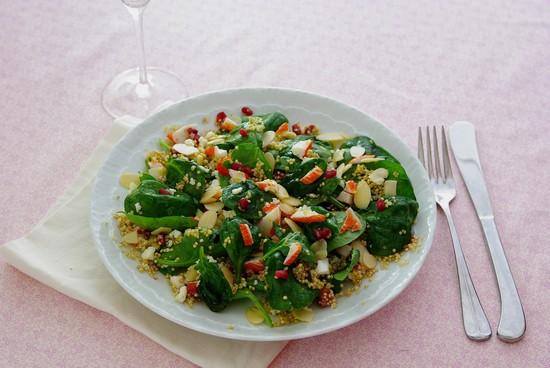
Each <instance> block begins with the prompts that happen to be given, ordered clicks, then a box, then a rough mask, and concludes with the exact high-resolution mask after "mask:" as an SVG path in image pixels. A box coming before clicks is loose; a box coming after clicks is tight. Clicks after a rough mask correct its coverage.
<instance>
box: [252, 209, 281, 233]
mask: <svg viewBox="0 0 550 368" xmlns="http://www.w3.org/2000/svg"><path fill="white" fill-rule="evenodd" d="M280 222H281V210H280V209H279V207H276V208H275V209H273V210H271V211H269V212H268V213H267V214H266V215H265V216H264V217H262V219H261V220H260V222H259V223H258V228H259V229H260V232H261V233H262V234H263V235H264V236H267V237H269V236H271V230H272V229H273V224H274V223H276V224H279V223H280Z"/></svg>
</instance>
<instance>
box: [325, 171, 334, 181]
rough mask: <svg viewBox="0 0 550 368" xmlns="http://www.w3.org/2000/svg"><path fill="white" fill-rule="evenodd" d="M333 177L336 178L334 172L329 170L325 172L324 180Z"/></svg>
mask: <svg viewBox="0 0 550 368" xmlns="http://www.w3.org/2000/svg"><path fill="white" fill-rule="evenodd" d="M335 176H336V170H334V169H330V170H327V171H325V178H326V179H330V178H334V177H335Z"/></svg>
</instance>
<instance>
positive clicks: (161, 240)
mask: <svg viewBox="0 0 550 368" xmlns="http://www.w3.org/2000/svg"><path fill="white" fill-rule="evenodd" d="M157 243H158V244H159V245H164V243H166V236H164V234H158V235H157Z"/></svg>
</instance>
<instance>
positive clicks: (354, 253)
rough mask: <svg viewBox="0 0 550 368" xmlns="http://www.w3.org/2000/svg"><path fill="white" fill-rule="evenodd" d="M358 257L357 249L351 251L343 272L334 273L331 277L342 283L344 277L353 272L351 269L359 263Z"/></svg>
mask: <svg viewBox="0 0 550 368" xmlns="http://www.w3.org/2000/svg"><path fill="white" fill-rule="evenodd" d="M360 255H361V253H360V252H359V250H358V249H353V250H352V251H351V258H350V261H349V264H348V265H347V266H346V268H344V269H343V270H341V271H338V272H336V273H335V274H334V275H333V278H334V279H336V280H338V281H344V280H345V279H346V277H348V275H349V273H350V272H351V271H352V270H353V267H355V265H356V264H357V262H359V256H360Z"/></svg>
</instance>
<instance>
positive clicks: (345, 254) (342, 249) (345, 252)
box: [336, 244, 351, 258]
mask: <svg viewBox="0 0 550 368" xmlns="http://www.w3.org/2000/svg"><path fill="white" fill-rule="evenodd" d="M336 253H338V254H339V255H341V256H342V257H344V258H347V257H348V256H349V254H350V253H351V245H349V244H348V245H344V246H343V247H340V248H337V249H336Z"/></svg>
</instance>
